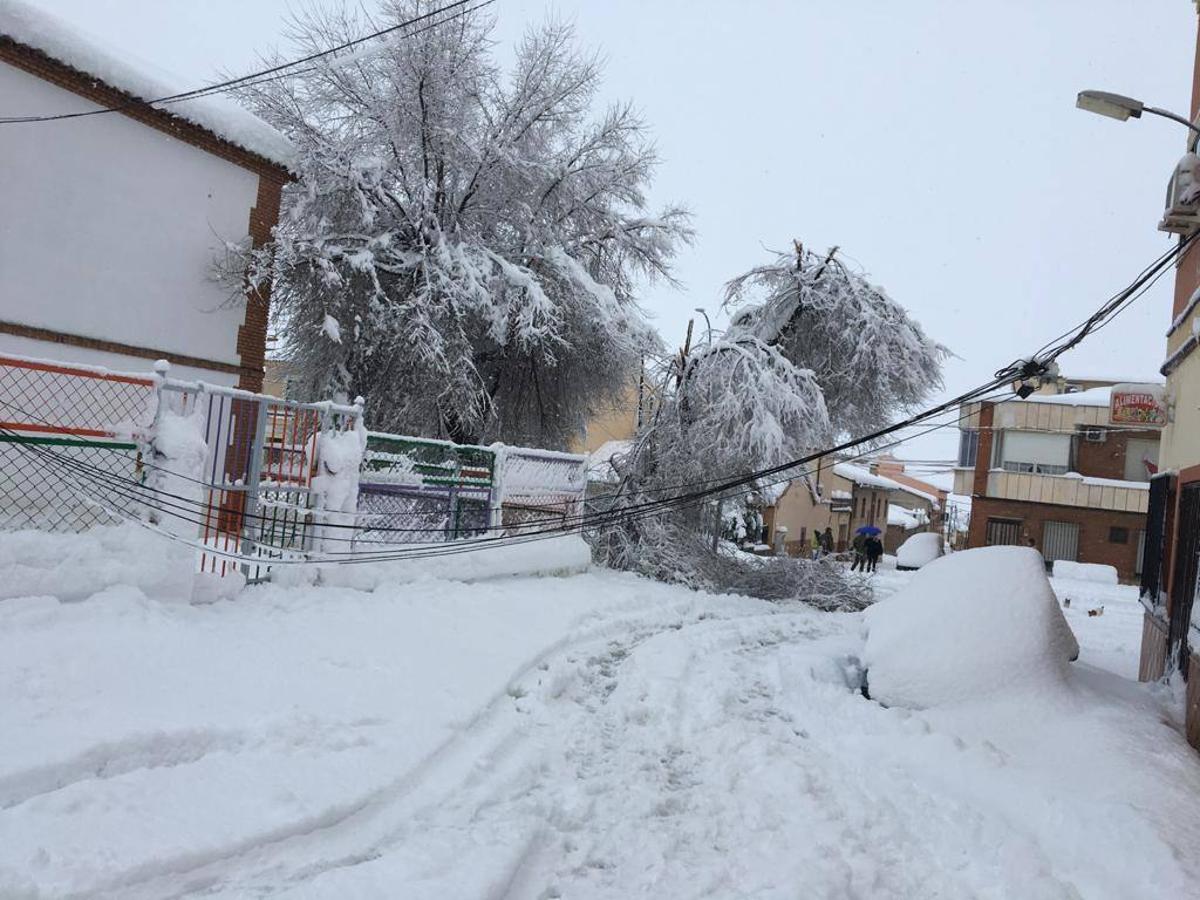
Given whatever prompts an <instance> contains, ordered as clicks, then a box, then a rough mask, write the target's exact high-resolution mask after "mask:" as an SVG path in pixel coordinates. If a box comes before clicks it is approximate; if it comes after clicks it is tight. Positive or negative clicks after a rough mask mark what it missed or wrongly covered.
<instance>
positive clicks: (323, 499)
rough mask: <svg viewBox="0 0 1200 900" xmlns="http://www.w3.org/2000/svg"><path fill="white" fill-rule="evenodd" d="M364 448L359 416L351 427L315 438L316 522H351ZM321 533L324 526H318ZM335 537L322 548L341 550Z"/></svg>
mask: <svg viewBox="0 0 1200 900" xmlns="http://www.w3.org/2000/svg"><path fill="white" fill-rule="evenodd" d="M366 450H367V429H366V426H364V425H363V422H362V416H358V417H356V418H355V426H354V427H353V428H351V429H349V430H347V431H322V432H321V434H320V436H319V437H318V439H317V460H318V464H319V466H320V472H321V474H319V475H316V476H314V477H313V480H312V492H313V499H314V501H315V507H316V509H318V510H321V514H320V521H321V523H322V524H325V525H335V526H339V527H338V528H337V529H336V530H337V531H339V532H340V531H342V530H343V529H342V528H341V526H348V525H353V524H354V514H355V512H356V511H357V509H358V478H359V470H360V469H361V468H362V461H363V454H365V453H366ZM320 530H321V531H322V532H323V531H325V530H326V529H320ZM335 537H337V538H339V540H332V541H325V542H324V543H328V544H330V546H329V547H324V548H323V549H326V550H339V549H341V550H344V549H345V543H344V542H343V541H342V540H340V538H342V537H344V535H342V534H338V535H335Z"/></svg>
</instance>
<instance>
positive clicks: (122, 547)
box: [0, 524, 195, 605]
mask: <svg viewBox="0 0 1200 900" xmlns="http://www.w3.org/2000/svg"><path fill="white" fill-rule="evenodd" d="M194 566H195V562H194V560H193V558H192V552H191V551H190V550H188V549H187V548H185V547H181V546H180V545H178V544H173V543H171V542H170V541H168V540H167V539H166V538H164V537H162V536H161V535H157V534H153V533H151V532H150V531H148V530H146V529H145V528H142V527H141V526H138V525H135V524H124V525H118V526H114V527H111V528H92V529H90V530H88V531H87V532H85V533H84V534H48V533H46V532H44V531H18V532H6V533H3V534H0V605H2V604H3V602H4V601H6V600H10V599H13V598H17V597H54V598H56V599H57V600H58V601H61V602H66V603H69V602H73V601H78V600H83V599H85V598H86V597H89V596H91V595H92V594H94V593H96V592H98V591H102V590H104V589H105V588H108V587H112V586H115V585H129V586H132V587H136V588H137V589H139V590H140V591H142V593H144V594H145V595H146V596H147V597H150V598H152V599H158V600H175V599H179V598H187V597H188V596H189V595H190V593H191V590H192V574H191V573H192V570H193V568H194Z"/></svg>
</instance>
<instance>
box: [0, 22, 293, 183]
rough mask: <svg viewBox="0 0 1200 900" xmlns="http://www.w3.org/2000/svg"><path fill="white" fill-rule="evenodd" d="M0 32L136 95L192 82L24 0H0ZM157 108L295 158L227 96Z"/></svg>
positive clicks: (243, 143) (254, 147)
mask: <svg viewBox="0 0 1200 900" xmlns="http://www.w3.org/2000/svg"><path fill="white" fill-rule="evenodd" d="M0 35H4V36H6V37H9V38H12V40H14V41H16V42H17V43H19V44H23V45H24V46H26V47H31V48H33V49H34V50H39V51H41V52H42V53H44V54H46V55H47V56H49V57H51V58H53V59H55V60H58V61H59V62H61V63H64V64H65V65H68V66H70V67H71V68H72V69H75V70H77V71H79V72H83V73H85V74H87V75H91V76H93V77H95V78H97V79H99V80H100V81H102V82H104V84H106V85H108V86H109V87H111V88H115V89H117V90H120V91H124V92H125V93H127V94H132V95H133V96H134V97H137V98H139V99H141V100H154V99H156V98H158V97H166V96H170V95H172V94H178V93H181V92H183V91H186V90H190V89H192V88H194V87H195V85H194V84H188V83H185V82H184V81H183V80H182V79H180V78H178V77H176V76H174V75H171V74H170V73H167V72H164V71H162V70H161V69H159V68H158V67H157V66H154V65H153V64H151V63H147V62H144V61H142V60H136V61H135V58H134V57H132V56H131V55H130V54H129V53H127V52H125V51H123V50H122V51H117V50H115V49H112V48H109V47H105V46H104V44H103V42H101V41H100V40H98V39H97V38H95V37H94V36H92V35H89V34H85V33H84V32H82V31H80V30H79V29H78V28H76V27H75V26H74V25H71V24H70V23H68V22H65V21H64V20H62V19H60V18H58V17H57V16H55V15H52V14H50V13H47V12H45V11H44V10H41V9H37V8H36V7H34V6H31V5H30V4H28V3H25V2H24V0H0ZM162 109H163V110H164V111H166V112H169V113H171V114H172V115H175V116H178V117H179V118H181V119H186V120H187V121H189V122H191V123H192V124H194V125H199V126H200V127H201V128H203V129H205V130H206V131H209V132H211V133H212V134H214V135H215V136H217V137H218V138H221V139H222V140H224V141H227V142H229V143H231V144H236V145H237V146H239V147H241V148H243V149H245V150H249V151H250V152H251V153H255V154H258V155H259V156H262V157H264V158H265V159H268V160H270V161H272V162H274V163H277V164H279V165H281V166H285V167H290V166H291V165H292V163H293V162H294V160H295V156H296V150H295V148H294V147H293V146H292V144H291V142H290V141H289V140H288V139H287V138H286V137H284V136H283V135H282V134H281V133H280V132H279V131H277V130H276V129H274V128H273V127H271V126H270V125H268V124H267V123H266V122H264V121H263V120H262V119H260V118H259V117H258V116H256V115H254V114H253V113H251V112H250V111H249V110H247V109H245V108H243V107H242V106H240V105H238V104H237V103H235V102H234V101H233V100H231V99H229V98H228V97H225V96H218V95H210V96H207V97H199V98H196V99H194V100H185V101H182V102H179V103H172V104H170V105H169V106H165V107H162ZM81 111H83V110H82V109H81ZM20 112H21V113H22V114H37V113H38V112H39V111H38V110H21V111H20Z"/></svg>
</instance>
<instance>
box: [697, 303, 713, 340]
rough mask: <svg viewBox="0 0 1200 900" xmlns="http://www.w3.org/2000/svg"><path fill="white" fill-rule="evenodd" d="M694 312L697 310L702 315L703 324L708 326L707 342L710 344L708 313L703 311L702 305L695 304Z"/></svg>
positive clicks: (710, 326)
mask: <svg viewBox="0 0 1200 900" xmlns="http://www.w3.org/2000/svg"><path fill="white" fill-rule="evenodd" d="M696 312H698V313H700V315H702V316H704V324H705V325H706V326H707V327H708V342H709V343H710V344H711V343H712V322H710V321H709V320H708V313H706V312H705V311H704V307H703V306H697V307H696Z"/></svg>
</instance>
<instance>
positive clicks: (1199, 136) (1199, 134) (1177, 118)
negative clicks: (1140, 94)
mask: <svg viewBox="0 0 1200 900" xmlns="http://www.w3.org/2000/svg"><path fill="white" fill-rule="evenodd" d="M1142 112H1144V113H1150V114H1151V115H1155V116H1162V117H1163V118H1164V119H1170V120H1171V121H1172V122H1178V123H1179V124H1180V125H1184V126H1186V127H1187V128H1190V129H1191V131H1192V143H1191V146H1192V149H1195V147H1196V142H1197V140H1200V126H1197V125H1196V124H1195V123H1193V122H1189V121H1188V120H1187V119H1185V118H1184V117H1183V116H1181V115H1178V114H1177V113H1173V112H1171V111H1170V110H1166V109H1159V108H1158V107H1156V106H1144V107H1142Z"/></svg>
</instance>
